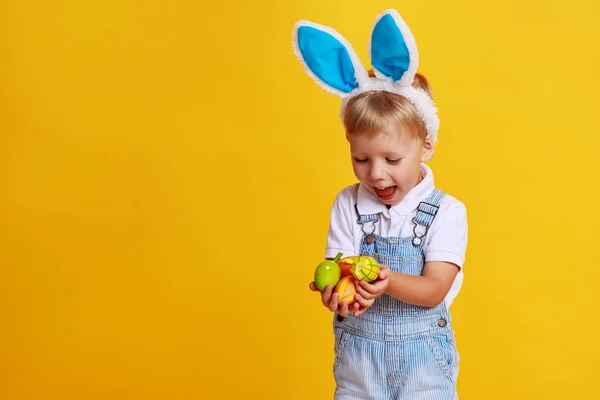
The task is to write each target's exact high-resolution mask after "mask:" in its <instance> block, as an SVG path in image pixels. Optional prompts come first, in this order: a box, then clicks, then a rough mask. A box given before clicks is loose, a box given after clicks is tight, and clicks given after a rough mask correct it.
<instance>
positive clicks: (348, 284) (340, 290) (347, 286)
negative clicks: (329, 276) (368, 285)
mask: <svg viewBox="0 0 600 400" xmlns="http://www.w3.org/2000/svg"><path fill="white" fill-rule="evenodd" d="M334 293H337V294H338V296H339V298H338V304H339V303H341V302H342V301H346V302H348V305H350V304H352V303H354V295H355V294H356V288H355V287H354V277H352V275H346V276H344V277H343V278H342V279H340V281H339V282H338V284H337V285H336V287H335V291H334Z"/></svg>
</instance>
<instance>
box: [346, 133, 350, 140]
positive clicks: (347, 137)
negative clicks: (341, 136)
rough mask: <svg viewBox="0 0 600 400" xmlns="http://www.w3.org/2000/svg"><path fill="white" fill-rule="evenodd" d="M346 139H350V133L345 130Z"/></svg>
mask: <svg viewBox="0 0 600 400" xmlns="http://www.w3.org/2000/svg"><path fill="white" fill-rule="evenodd" d="M346 140H347V141H350V135H348V132H346Z"/></svg>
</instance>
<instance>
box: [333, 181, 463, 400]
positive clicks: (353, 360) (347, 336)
mask: <svg viewBox="0 0 600 400" xmlns="http://www.w3.org/2000/svg"><path fill="white" fill-rule="evenodd" d="M444 196H445V193H443V192H441V191H439V190H437V189H435V190H434V191H433V193H432V194H431V195H430V196H429V197H428V198H427V199H426V200H425V201H424V202H421V203H420V204H419V207H418V209H417V215H416V217H415V218H414V219H413V223H415V229H414V236H411V237H387V238H386V237H382V236H379V235H375V234H372V233H369V232H374V225H373V224H375V223H377V221H378V218H379V216H378V215H377V214H373V215H358V220H357V222H358V223H359V224H361V225H362V227H363V232H365V234H364V235H363V238H362V240H361V245H360V255H367V256H371V257H373V258H374V259H375V260H377V261H378V262H379V263H382V264H386V265H388V266H389V267H390V268H391V270H392V271H396V272H402V273H404V274H411V275H419V276H420V275H422V272H423V266H424V263H425V256H424V253H423V242H424V236H425V234H426V233H427V230H428V229H429V227H430V226H431V223H432V222H433V219H434V218H435V214H436V213H437V210H438V209H439V204H440V201H441V200H442V198H443V197H444ZM355 208H356V207H355ZM356 211H357V214H358V209H357V208H356ZM418 225H419V226H418ZM334 333H335V363H334V367H333V371H334V377H335V380H336V390H335V399H338V400H349V399H377V400H381V399H402V400H454V399H458V396H457V394H456V378H457V375H458V361H459V357H458V353H457V351H456V347H455V340H454V332H453V331H452V325H451V318H450V313H449V311H448V309H447V307H446V304H445V302H442V303H441V304H439V305H437V306H435V307H421V306H416V305H412V304H408V303H404V302H402V301H399V300H397V299H395V298H394V297H391V296H389V295H387V294H383V295H381V296H380V297H378V298H377V299H376V300H375V302H374V303H373V305H372V306H371V307H370V308H368V309H367V310H366V311H365V313H363V314H362V315H360V316H358V317H354V316H352V315H350V314H348V315H347V316H346V317H341V316H339V315H337V314H336V315H335V317H334Z"/></svg>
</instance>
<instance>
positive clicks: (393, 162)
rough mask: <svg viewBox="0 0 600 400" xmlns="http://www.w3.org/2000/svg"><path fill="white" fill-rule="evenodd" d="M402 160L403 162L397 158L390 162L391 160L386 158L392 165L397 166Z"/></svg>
mask: <svg viewBox="0 0 600 400" xmlns="http://www.w3.org/2000/svg"><path fill="white" fill-rule="evenodd" d="M400 160H402V159H401V158H397V159H395V160H390V159H389V158H386V161H387V162H388V163H390V164H392V165H396V164H398V163H399V162H400Z"/></svg>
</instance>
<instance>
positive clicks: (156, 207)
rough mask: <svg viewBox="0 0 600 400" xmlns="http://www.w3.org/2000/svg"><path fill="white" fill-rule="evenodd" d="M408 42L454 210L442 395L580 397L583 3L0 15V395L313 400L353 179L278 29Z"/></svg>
mask: <svg viewBox="0 0 600 400" xmlns="http://www.w3.org/2000/svg"><path fill="white" fill-rule="evenodd" d="M390 7H396V8H398V9H399V10H400V12H401V14H402V15H403V17H404V18H405V19H406V21H407V22H408V24H409V26H410V27H411V28H412V30H413V33H414V34H415V36H416V38H417V43H418V45H419V48H420V53H421V68H420V70H421V71H422V72H423V73H424V74H425V75H426V76H427V77H428V78H429V79H430V81H431V84H432V86H433V88H434V95H435V99H436V101H437V104H438V106H439V109H440V116H441V130H440V141H439V145H438V146H437V150H436V156H435V157H434V160H433V161H432V162H431V166H432V167H433V169H434V171H435V174H436V175H435V176H436V182H437V184H438V186H439V187H440V188H442V189H443V190H445V191H447V192H449V193H451V194H453V195H454V196H455V197H457V198H459V199H460V200H462V201H463V202H464V203H465V204H466V205H467V209H468V216H469V222H470V241H469V248H468V253H467V263H466V265H465V274H466V275H465V276H466V278H465V285H464V287H463V290H462V292H461V294H460V296H459V297H458V299H457V301H456V302H455V304H454V305H453V307H452V309H453V314H454V318H455V330H456V335H457V338H458V344H459V351H460V354H461V357H462V362H461V373H460V378H459V393H460V396H461V399H463V400H470V399H472V400H474V399H477V400H479V399H486V400H492V399H567V398H569V399H571V398H572V399H597V398H598V396H599V395H598V389H597V383H598V380H599V379H600V373H599V372H598V371H599V370H598V357H599V356H600V350H599V346H598V337H600V318H599V314H600V312H599V307H598V306H599V305H600V304H599V301H598V298H597V294H598V283H599V278H600V268H599V267H598V265H596V264H597V263H596V262H595V259H596V253H595V251H597V249H598V247H597V237H598V234H597V232H598V229H599V228H600V226H599V223H600V218H599V213H598V210H597V185H598V182H599V178H600V172H599V171H600V165H599V164H600V162H599V161H598V154H597V151H598V146H599V145H600V140H599V139H598V133H597V131H598V126H597V116H598V110H597V106H598V91H599V89H600V80H599V79H598V76H597V74H598V70H600V56H599V54H598V46H597V44H598V42H599V41H600V31H599V30H598V22H597V15H598V13H599V12H600V6H598V5H597V2H594V1H591V0H589V1H526V2H523V1H519V0H508V1H501V2H481V1H475V0H471V1H453V2H450V1H412V2H408V1H396V2H389V1H370V2H364V1H360V2H359V1H348V0H345V1H323V0H319V1H316V0H310V1H308V0H304V1H297V2H280V1H275V0H268V1H267V0H266V1H258V2H249V1H248V2H247V1H237V2H219V1H214V2H208V1H200V2H198V1H191V0H177V1H171V2H167V1H143V2H141V1H132V0H105V1H89V2H84V1H75V0H71V1H68V0H56V1H52V2H49V1H48V2H43V1H32V0H20V1H17V0H13V1H2V2H1V3H0V113H1V114H0V130H1V131H0V132H1V135H0V140H1V143H0V152H1V154H0V163H1V167H0V179H1V181H0V182H1V185H0V190H1V192H0V218H1V220H0V262H1V266H0V267H1V269H0V316H1V321H2V322H1V326H0V398H2V399H7V400H17V399H64V400H67V399H112V400H116V399H169V400H175V399H241V398H246V399H328V398H331V394H332V390H333V387H334V386H333V379H332V373H331V365H332V361H333V359H332V356H333V354H332V353H333V351H332V343H333V338H332V335H331V325H330V324H331V322H330V321H331V320H330V318H331V317H330V313H329V312H327V311H326V310H325V309H324V308H323V307H322V306H321V305H320V303H319V300H318V298H317V296H316V295H315V294H314V293H312V292H310V291H309V290H308V287H307V286H308V283H309V281H310V280H311V276H312V273H313V270H314V267H315V266H316V264H317V263H318V262H319V261H320V259H321V257H322V256H323V251H324V244H325V243H324V242H325V236H326V231H327V226H328V216H329V208H330V206H331V203H332V201H333V199H334V196H335V194H336V193H337V191H338V190H340V189H341V188H342V187H344V186H345V185H347V184H350V183H352V182H354V178H353V175H352V171H351V167H350V163H349V157H348V152H347V145H346V143H345V140H344V137H343V131H342V128H341V124H340V122H339V120H338V119H337V112H338V109H339V99H337V98H335V97H334V96H332V95H328V94H326V93H325V92H323V91H322V90H321V89H320V88H319V87H318V86H317V85H316V84H314V83H313V81H312V80H311V79H310V78H309V77H308V76H307V75H306V74H305V73H304V71H303V70H302V68H301V66H300V63H299V62H298V61H297V60H296V59H295V57H294V55H293V53H292V47H291V31H292V25H293V23H294V22H295V21H296V20H298V19H310V20H314V21H316V22H320V23H324V24H327V25H330V26H333V27H335V28H336V29H337V30H338V31H339V32H341V33H342V34H343V35H344V36H345V37H347V38H348V39H349V40H350V41H351V43H353V44H354V47H355V48H356V50H357V52H358V53H359V56H360V57H361V58H362V60H363V62H365V63H368V56H367V51H366V48H367V41H368V35H369V33H370V29H371V26H372V22H373V19H374V18H375V16H376V15H377V14H378V13H380V12H381V11H382V10H384V9H386V8H390Z"/></svg>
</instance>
